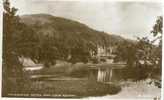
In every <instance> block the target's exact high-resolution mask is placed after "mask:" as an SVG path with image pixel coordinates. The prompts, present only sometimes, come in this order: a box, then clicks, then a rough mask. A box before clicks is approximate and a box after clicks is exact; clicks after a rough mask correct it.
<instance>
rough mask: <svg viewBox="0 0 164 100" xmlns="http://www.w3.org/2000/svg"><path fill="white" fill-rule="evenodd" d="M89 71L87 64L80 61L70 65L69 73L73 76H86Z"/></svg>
mask: <svg viewBox="0 0 164 100" xmlns="http://www.w3.org/2000/svg"><path fill="white" fill-rule="evenodd" d="M88 73H89V71H88V68H87V66H86V65H85V64H83V63H79V64H74V65H73V66H71V67H69V68H68V70H67V74H68V75H69V76H71V77H78V78H80V77H86V76H87V75H88Z"/></svg>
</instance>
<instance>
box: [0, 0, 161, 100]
mask: <svg viewBox="0 0 164 100" xmlns="http://www.w3.org/2000/svg"><path fill="white" fill-rule="evenodd" d="M15 1H16V0H15ZM33 1H82V2H104V1H105V2H106V1H107V2H127V1H129V2H157V3H158V2H160V3H162V6H163V16H164V0H33ZM2 3H3V1H2V0H0V66H2V14H3V4H2ZM163 22H164V21H163ZM163 29H164V28H163ZM162 40H163V41H162V58H163V57H164V53H163V52H164V36H163V37H162ZM163 66H164V59H162V89H161V100H164V88H163V87H164V80H163V79H164V68H163ZM1 68H2V67H1ZM0 73H1V74H0V89H1V88H2V69H0ZM0 99H2V100H29V99H31V100H40V99H42V100H49V98H6V97H3V98H2V97H1V90H0ZM50 99H52V98H50ZM53 99H54V98H53ZM88 99H90V98H82V100H88ZM55 100H65V99H56V98H55ZM73 100H77V99H73ZM96 100H98V99H96ZM105 100H109V99H108V98H107V99H105ZM117 100H133V99H132V98H131V99H127V98H122V99H117ZM138 100H146V99H142V98H141V99H138ZM152 100H153V99H152Z"/></svg>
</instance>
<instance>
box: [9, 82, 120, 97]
mask: <svg viewBox="0 0 164 100" xmlns="http://www.w3.org/2000/svg"><path fill="white" fill-rule="evenodd" d="M120 90H121V88H120V87H119V86H115V85H112V84H103V83H98V82H94V81H89V80H69V81H67V80H60V81H28V82H25V83H22V85H19V86H18V85H15V86H14V87H13V86H12V88H10V90H9V91H8V95H7V94H6V95H7V96H18V95H15V94H19V95H20V96H23V97H26V96H30V97H40V96H42V97H63V98H64V97H75V98H77V97H87V96H103V95H107V94H117V93H118V92H119V91H120ZM20 96H18V97H20Z"/></svg>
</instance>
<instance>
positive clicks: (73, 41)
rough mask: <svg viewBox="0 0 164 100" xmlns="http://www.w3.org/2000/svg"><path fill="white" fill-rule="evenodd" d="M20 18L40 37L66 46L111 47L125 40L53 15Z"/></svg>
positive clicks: (33, 15) (34, 15)
mask: <svg viewBox="0 0 164 100" xmlns="http://www.w3.org/2000/svg"><path fill="white" fill-rule="evenodd" d="M20 18H21V22H23V23H25V24H26V25H28V26H30V27H32V28H33V29H34V30H35V33H36V34H37V35H38V37H40V38H44V37H45V36H48V37H50V38H53V39H55V40H57V41H58V42H59V41H62V42H63V43H64V44H65V45H66V46H75V45H78V44H81V43H83V44H86V43H91V44H94V45H101V46H111V45H115V44H116V43H119V42H122V41H124V40H125V39H123V38H122V37H120V36H116V35H112V34H107V33H104V32H100V31H96V30H94V29H91V28H89V27H88V26H86V25H84V24H82V23H80V22H77V21H73V20H69V19H65V18H61V17H55V16H52V15H47V14H32V15H23V16H21V17H20ZM109 27H110V26H109Z"/></svg>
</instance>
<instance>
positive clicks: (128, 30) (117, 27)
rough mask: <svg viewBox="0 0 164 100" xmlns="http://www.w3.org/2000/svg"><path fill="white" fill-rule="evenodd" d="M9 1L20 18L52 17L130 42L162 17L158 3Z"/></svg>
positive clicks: (147, 30) (145, 33) (160, 6)
mask: <svg viewBox="0 0 164 100" xmlns="http://www.w3.org/2000/svg"><path fill="white" fill-rule="evenodd" d="M10 1H11V5H12V6H14V7H16V8H18V9H19V11H18V14H19V15H24V14H37V13H46V14H51V15H54V16H59V17H64V18H68V19H72V20H76V21H79V22H81V23H84V24H86V25H88V26H89V27H91V28H93V29H96V30H98V31H104V32H107V33H109V34H115V35H121V36H123V37H125V38H130V39H136V37H144V36H148V35H150V31H151V30H152V27H153V25H154V23H155V21H156V18H157V16H160V15H162V4H161V3H159V2H156V3H155V2H107V1H102V2H100V1H99V2H87V1H82V0H81V1H55V0H10Z"/></svg>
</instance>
